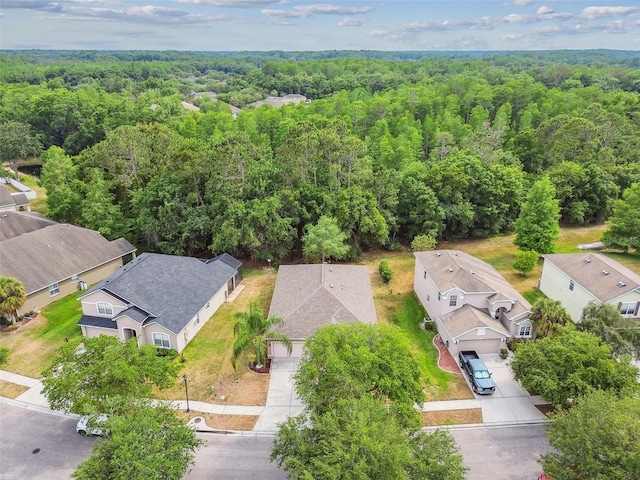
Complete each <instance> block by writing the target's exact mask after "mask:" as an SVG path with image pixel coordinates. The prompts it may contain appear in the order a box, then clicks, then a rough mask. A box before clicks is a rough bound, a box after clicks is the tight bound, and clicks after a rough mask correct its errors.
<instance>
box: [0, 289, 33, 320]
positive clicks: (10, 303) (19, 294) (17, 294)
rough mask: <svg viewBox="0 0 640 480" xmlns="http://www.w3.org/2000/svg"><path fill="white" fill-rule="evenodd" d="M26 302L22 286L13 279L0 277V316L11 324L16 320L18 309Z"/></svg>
mask: <svg viewBox="0 0 640 480" xmlns="http://www.w3.org/2000/svg"><path fill="white" fill-rule="evenodd" d="M26 301H27V294H26V292H25V290H24V285H22V283H21V282H20V281H19V280H16V279H15V278H13V277H0V315H4V316H5V317H7V318H8V319H9V320H10V321H11V324H15V323H16V320H17V319H18V309H19V308H20V307H21V306H23V305H24V302H26Z"/></svg>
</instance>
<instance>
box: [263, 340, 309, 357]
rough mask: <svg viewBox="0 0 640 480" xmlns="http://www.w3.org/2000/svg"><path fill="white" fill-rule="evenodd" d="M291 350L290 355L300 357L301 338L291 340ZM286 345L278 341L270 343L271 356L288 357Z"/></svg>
mask: <svg viewBox="0 0 640 480" xmlns="http://www.w3.org/2000/svg"><path fill="white" fill-rule="evenodd" d="M292 343H293V350H292V351H291V357H295V358H300V357H302V347H304V342H303V341H301V340H297V341H293V342H292ZM288 356H289V354H288V353H287V346H286V345H284V344H283V343H280V342H272V343H271V358H278V357H288Z"/></svg>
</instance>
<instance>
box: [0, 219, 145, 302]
mask: <svg viewBox="0 0 640 480" xmlns="http://www.w3.org/2000/svg"><path fill="white" fill-rule="evenodd" d="M0 240H1V241H0V251H1V254H0V275H2V276H5V277H14V278H16V279H18V280H19V281H20V282H22V284H23V285H24V288H25V291H26V293H27V299H26V302H25V304H24V306H23V307H22V308H21V309H20V311H19V313H27V312H31V311H36V312H37V311H40V310H41V309H42V308H43V307H45V306H46V305H48V304H49V303H51V302H53V301H54V300H57V299H58V298H60V297H63V296H65V295H69V294H71V293H73V292H76V291H78V290H80V289H82V288H86V286H88V285H91V284H93V283H96V282H99V281H100V280H103V279H104V278H106V277H108V276H109V275H111V274H112V273H113V272H115V271H116V270H118V269H119V268H120V267H121V266H122V265H123V263H124V262H125V260H126V259H127V258H129V257H131V256H133V255H134V254H135V251H136V248H135V247H134V246H133V245H131V244H130V243H129V242H128V241H126V240H125V239H124V238H120V239H117V240H113V241H109V240H107V239H106V238H104V237H103V236H102V235H100V233H98V232H96V231H94V230H89V229H86V228H81V227H76V226H74V225H67V224H61V223H56V222H53V221H52V220H49V219H46V217H43V216H41V215H37V214H34V213H28V212H3V213H2V214H0Z"/></svg>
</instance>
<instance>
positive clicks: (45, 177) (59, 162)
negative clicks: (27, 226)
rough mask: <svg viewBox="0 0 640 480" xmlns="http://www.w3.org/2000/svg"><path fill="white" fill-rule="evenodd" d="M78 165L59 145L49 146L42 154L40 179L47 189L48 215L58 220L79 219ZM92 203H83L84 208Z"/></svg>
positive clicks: (80, 204) (80, 205)
mask: <svg viewBox="0 0 640 480" xmlns="http://www.w3.org/2000/svg"><path fill="white" fill-rule="evenodd" d="M77 171H78V167H77V166H76V165H75V164H74V162H73V160H72V159H71V157H70V156H69V155H67V154H66V153H65V152H64V150H63V149H62V148H61V147H55V146H54V147H49V148H48V149H47V150H46V151H45V152H44V153H43V155H42V174H41V176H40V180H41V181H42V185H43V186H44V188H45V189H46V190H47V207H48V208H49V211H48V215H49V216H50V217H51V218H53V219H54V220H57V221H59V222H69V223H73V222H77V223H80V221H81V214H80V211H81V209H82V205H83V202H82V201H81V200H82V195H81V187H82V184H81V183H80V182H79V181H78V177H77ZM92 207H93V205H91V206H90V205H88V204H85V206H84V208H92Z"/></svg>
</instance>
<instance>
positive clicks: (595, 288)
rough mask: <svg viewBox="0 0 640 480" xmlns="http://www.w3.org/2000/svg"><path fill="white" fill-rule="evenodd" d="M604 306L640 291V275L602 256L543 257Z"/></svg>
mask: <svg viewBox="0 0 640 480" xmlns="http://www.w3.org/2000/svg"><path fill="white" fill-rule="evenodd" d="M543 257H544V259H545V261H548V262H550V263H552V264H553V265H555V266H556V267H558V268H559V269H560V270H561V271H563V272H564V273H565V274H566V275H567V276H569V277H570V278H571V279H573V280H574V281H575V282H577V283H578V284H580V285H581V286H582V287H583V288H584V289H586V290H587V291H589V292H590V293H591V294H592V295H593V296H594V297H595V298H597V299H598V300H600V301H601V302H607V301H609V300H611V299H613V298H616V297H619V296H620V295H623V294H625V293H627V292H631V291H633V290H635V289H636V288H638V287H640V275H638V274H637V273H635V272H633V271H632V270H630V269H628V268H627V267H625V266H624V265H621V264H620V263H618V262H616V261H615V260H612V259H611V258H609V257H607V256H606V255H602V254H601V253H556V254H550V255H543Z"/></svg>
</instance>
